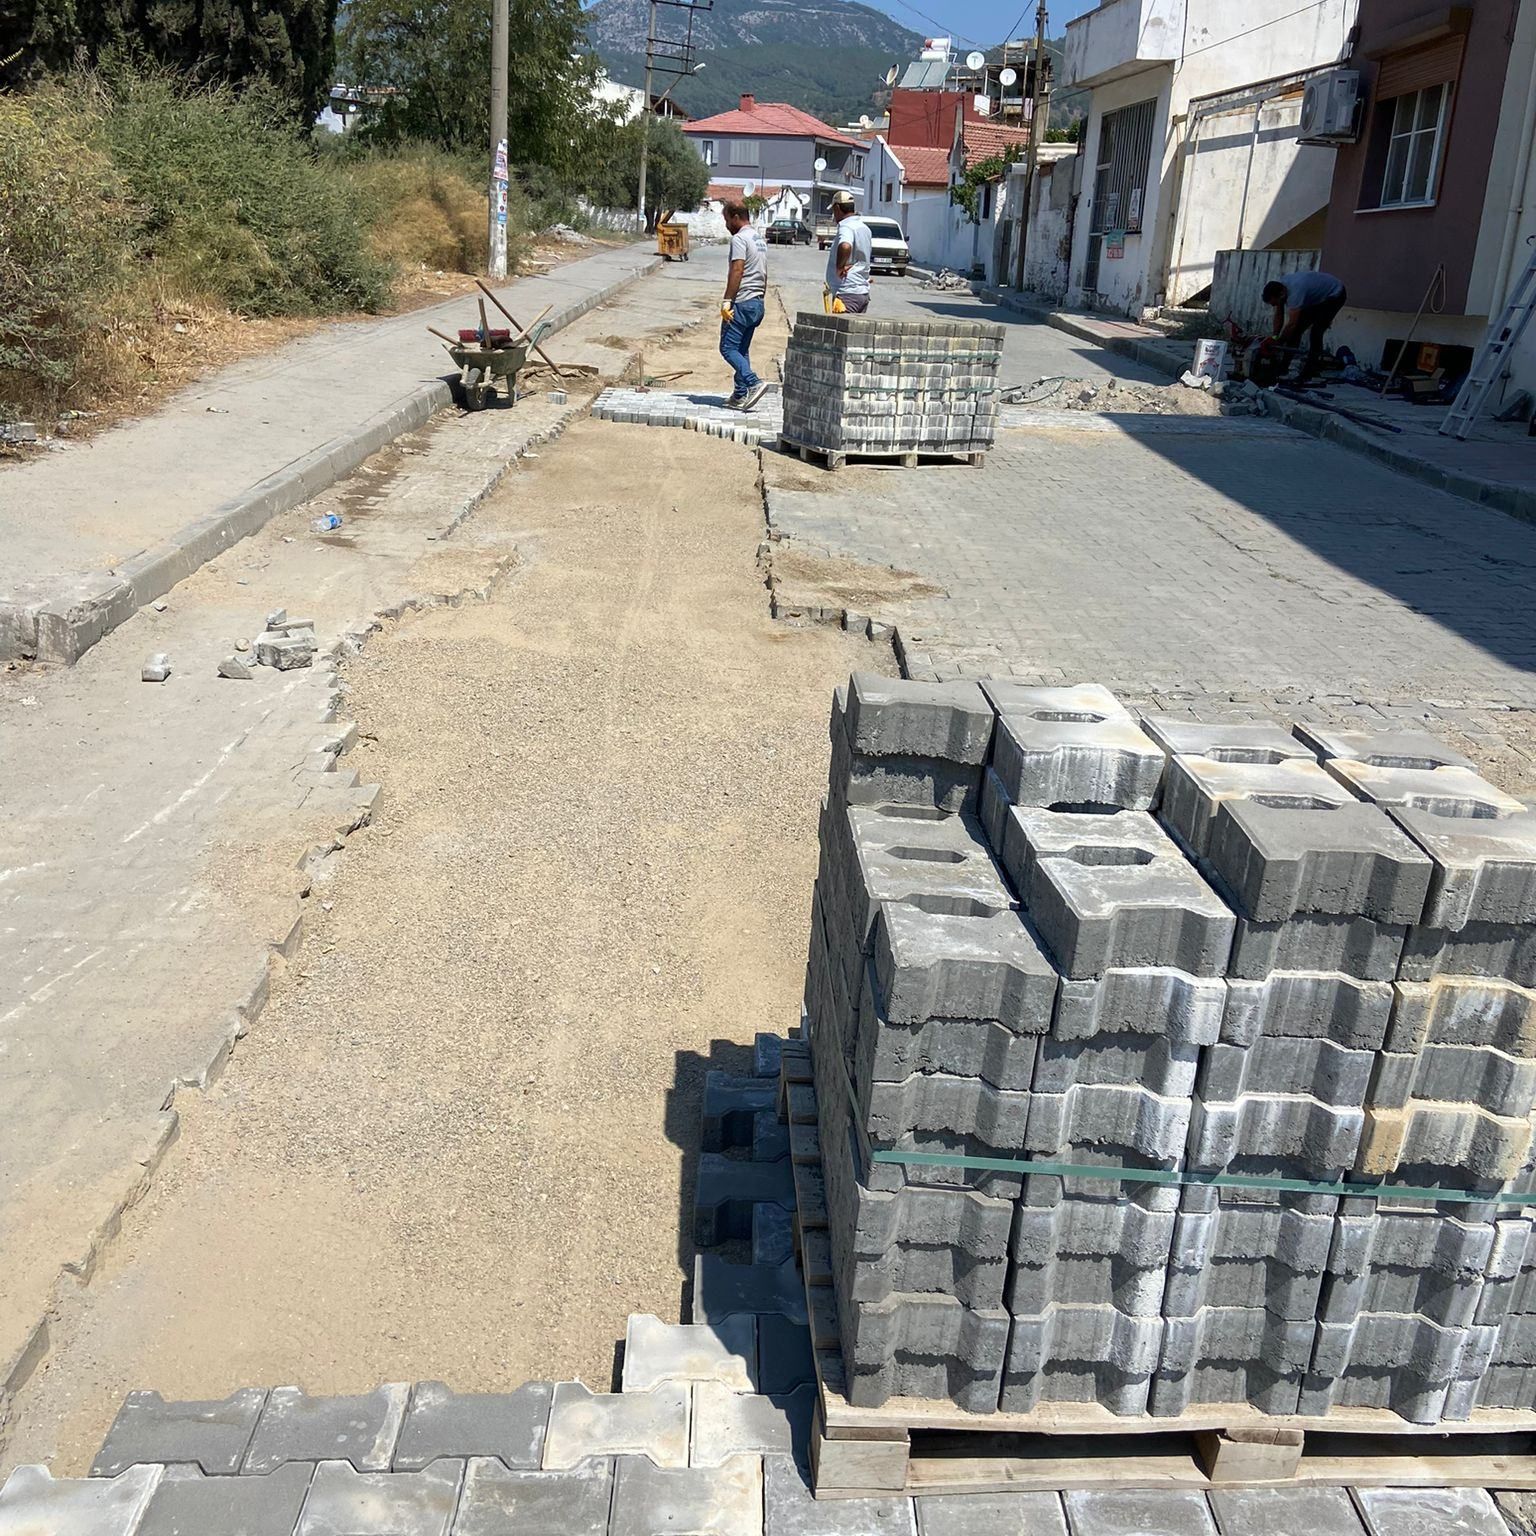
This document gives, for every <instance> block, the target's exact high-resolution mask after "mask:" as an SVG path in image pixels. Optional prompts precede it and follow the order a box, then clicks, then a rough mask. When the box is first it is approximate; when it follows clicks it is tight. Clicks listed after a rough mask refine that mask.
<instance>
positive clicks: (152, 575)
mask: <svg viewBox="0 0 1536 1536" xmlns="http://www.w3.org/2000/svg"><path fill="white" fill-rule="evenodd" d="M656 261H657V259H656V257H655V256H654V255H652V254H651V253H650V252H649V251H648V249H646V248H645V247H643V246H640V245H627V246H622V247H619V248H617V249H605V250H602V251H599V252H598V253H597V254H595V255H592V256H588V257H586V258H584V259H583V260H581V261H574V262H571V263H569V264H568V265H566V266H563V267H559V268H556V269H555V270H554V271H552V272H549V273H545V274H541V275H540V276H537V277H526V278H522V279H520V280H518V281H517V282H514V283H511V284H509V285H507V286H506V287H504V288H502V289H501V290H500V292H501V296H502V298H503V301H504V302H505V303H506V304H507V307H508V308H509V309H511V311H512V312H513V313H514V314H515V315H516V316H517V317H518V319H519V320H520V321H522V322H523V323H524V324H527V323H529V322H530V321H532V320H533V318H534V316H535V315H537V314H538V313H539V311H540V310H542V309H543V308H544V307H545V305H553V306H554V308H553V309H552V310H551V312H550V315H549V319H550V321H551V322H552V324H553V325H554V327H555V329H556V330H558V329H560V328H561V327H563V326H566V325H569V324H570V323H571V321H573V320H575V319H576V318H577V317H578V316H580V315H582V314H585V313H586V312H587V310H589V309H591V308H592V307H593V306H595V305H597V304H599V303H601V302H602V301H603V300H604V299H606V298H608V297H610V296H611V295H612V294H614V293H616V292H617V291H618V290H619V289H621V288H623V287H625V286H626V285H627V284H629V283H631V282H633V281H634V279H635V278H636V276H638V275H639V274H640V273H642V272H646V271H650V270H652V269H653V268H654V267H655V265H656ZM474 314H475V305H474V301H473V299H472V298H470V297H467V296H463V297H459V298H455V299H450V300H447V301H446V302H445V303H442V304H439V305H436V306H434V307H433V308H431V309H422V310H415V311H413V312H411V313H410V314H406V315H396V316H392V317H391V318H389V319H386V320H369V321H354V322H349V323H346V324H341V325H333V326H329V327H327V328H326V329H325V330H323V331H320V332H318V333H317V334H315V335H313V336H309V337H306V338H305V339H304V340H302V341H297V342H294V343H292V344H291V345H289V346H286V347H283V348H281V349H279V350H278V351H276V352H273V353H269V354H267V355H265V356H262V357H257V358H252V359H251V360H249V361H247V362H244V363H239V364H237V365H235V366H234V367H232V368H228V369H225V370H223V371H221V372H219V373H217V374H215V375H213V376H212V377H211V378H208V379H204V380H202V381H201V382H199V383H197V384H194V385H193V386H192V387H191V388H190V389H187V390H185V391H184V392H183V393H181V394H180V395H178V396H177V397H176V398H175V399H174V400H172V401H171V402H170V403H169V404H168V405H167V406H166V407H165V408H164V409H162V410H160V411H157V412H156V413H155V414H154V415H153V416H148V417H145V418H144V419H142V420H140V421H135V422H131V423H128V424H126V425H124V426H122V427H118V428H115V429H113V430H111V431H109V432H105V433H103V434H102V435H101V436H100V437H98V438H94V439H92V440H90V441H88V442H84V443H81V444H79V445H77V446H73V447H71V448H69V449H68V450H66V451H62V452H59V453H55V454H50V455H48V456H46V457H42V458H38V459H34V460H31V461H30V462H28V463H25V464H22V465H20V466H18V467H16V468H14V469H10V470H7V471H5V472H3V473H0V547H4V549H5V551H6V559H5V565H4V571H3V574H0V661H5V660H11V659H15V658H18V657H26V656H36V657H37V658H38V659H39V660H44V661H54V662H73V661H76V660H77V659H78V658H79V657H80V655H81V654H82V653H83V652H84V651H86V650H87V649H89V648H90V647H91V646H92V645H94V644H96V642H97V641H98V640H100V639H101V637H102V636H103V635H104V634H106V633H107V632H108V631H109V630H111V629H114V628H115V627H116V626H117V625H119V624H121V623H122V622H123V620H124V619H126V618H127V617H129V615H130V614H132V613H135V612H136V611H137V610H138V609H139V608H141V607H143V606H144V604H146V603H148V602H151V601H152V600H153V599H155V598H157V597H160V596H161V595H162V594H164V593H165V592H167V591H169V590H170V588H171V587H173V586H174V585H175V584H176V583H177V582H178V581H180V580H181V579H182V578H183V577H185V576H187V575H189V574H190V573H191V572H192V571H194V570H196V569H197V568H198V567H199V566H200V565H202V564H203V563H204V562H206V561H207V560H210V559H212V558H213V557H214V556H215V555H216V554H218V553H219V552H220V551H221V550H223V549H226V548H228V547H229V545H231V544H233V543H234V542H235V541H236V540H238V539H242V538H245V537H246V536H247V535H249V534H251V533H253V532H254V531H255V530H256V529H257V528H259V527H261V526H262V525H263V524H264V523H265V522H267V521H268V520H269V519H270V518H272V517H274V516H275V515H276V514H277V513H279V512H282V511H286V510H287V509H288V508H289V507H293V506H296V505H298V504H299V503H300V502H301V501H304V500H305V499H307V498H308V497H310V496H314V495H316V494H318V493H319V492H320V491H323V490H324V489H326V487H327V486H330V485H332V484H334V483H335V482H336V481H337V480H338V479H340V478H341V476H343V475H345V474H348V473H350V472H351V471H352V470H353V469H355V468H356V467H357V466H358V465H359V464H361V463H362V461H363V460H364V459H365V458H367V457H368V455H369V454H371V453H375V452H377V451H378V450H379V449H380V448H381V447H383V446H384V445H385V444H386V443H388V442H391V441H392V440H393V439H394V438H396V437H398V436H399V435H400V434H401V433H402V432H408V431H412V430H414V429H415V428H418V427H420V426H422V425H424V424H425V423H426V421H427V420H428V418H429V417H431V416H432V415H433V413H434V412H436V411H438V410H441V409H442V408H443V407H444V406H446V405H447V404H448V403H449V400H450V398H451V397H450V393H449V390H448V386H447V385H446V384H445V383H444V382H443V381H444V377H445V375H446V374H448V373H451V371H452V370H451V365H449V364H448V359H447V357H446V355H445V353H444V352H443V349H442V345H441V343H440V342H438V341H437V340H436V339H435V338H434V337H433V336H432V335H430V334H429V332H428V331H427V326H428V325H435V326H437V327H438V328H439V329H441V330H449V331H452V330H455V329H457V328H458V327H459V326H462V325H465V324H472V323H473V319H474Z"/></svg>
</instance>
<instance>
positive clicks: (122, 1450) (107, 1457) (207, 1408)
mask: <svg viewBox="0 0 1536 1536" xmlns="http://www.w3.org/2000/svg"><path fill="white" fill-rule="evenodd" d="M266 1400H267V1394H266V1393H265V1392H264V1391H262V1390H261V1389H260V1388H259V1387H244V1388H242V1389H241V1390H240V1391H238V1392H234V1393H231V1394H230V1396H228V1397H226V1398H224V1399H223V1400H222V1401H220V1402H208V1403H168V1402H166V1401H165V1399H164V1398H163V1397H161V1396H160V1394H159V1393H158V1392H130V1393H129V1394H128V1396H127V1398H126V1399H125V1401H124V1403H123V1406H122V1407H121V1408H119V1409H118V1410H117V1417H116V1418H115V1419H114V1420H113V1421H112V1428H111V1429H110V1430H108V1431H107V1438H106V1439H105V1441H103V1442H102V1447H101V1451H100V1453H99V1454H98V1455H97V1457H96V1459H95V1461H93V1462H92V1463H91V1476H92V1477H115V1476H116V1475H117V1474H118V1473H119V1472H123V1471H126V1470H127V1469H128V1468H129V1467H133V1466H138V1465H139V1464H141V1463H144V1462H156V1461H160V1462H186V1463H191V1464H195V1465H197V1466H199V1467H201V1468H202V1469H203V1471H204V1472H207V1473H208V1474H209V1475H210V1476H211V1475H214V1474H222V1475H223V1476H226V1477H228V1476H232V1475H233V1474H234V1473H236V1472H238V1471H239V1470H240V1464H241V1462H243V1461H244V1460H245V1453H246V1450H247V1448H248V1447H249V1445H250V1443H251V1436H252V1434H254V1433H255V1430H256V1420H257V1418H258V1417H259V1416H260V1414H261V1410H262V1406H263V1404H265V1402H266Z"/></svg>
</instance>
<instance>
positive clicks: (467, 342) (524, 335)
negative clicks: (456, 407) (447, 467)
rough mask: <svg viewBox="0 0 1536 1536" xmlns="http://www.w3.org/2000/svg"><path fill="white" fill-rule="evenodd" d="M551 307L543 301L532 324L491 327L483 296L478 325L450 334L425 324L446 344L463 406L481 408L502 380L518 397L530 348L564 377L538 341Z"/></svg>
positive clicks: (500, 305)
mask: <svg viewBox="0 0 1536 1536" xmlns="http://www.w3.org/2000/svg"><path fill="white" fill-rule="evenodd" d="M475 282H476V284H477V285H478V286H479V288H480V290H481V292H482V293H484V294H485V298H488V299H489V300H490V301H491V303H493V304H494V305H495V306H496V307H497V309H499V310H500V311H501V312H502V314H504V315H505V316H506V317H507V319H508V320H511V321H512V324H513V326H516V325H517V321H516V320H515V319H513V317H512V313H511V311H510V310H508V308H507V307H506V305H505V304H503V303H502V302H501V300H500V299H498V298H497V297H496V295H495V294H494V293H492V292H491V290H490V289H489V288H488V287H486V285H485V284H484V283H482V282H480V279H479V278H476V279H475ZM553 308H554V305H553V304H546V305H545V306H544V309H543V310H542V311H541V312H540V314H539V315H538V316H537V317H536V318H535V320H534V322H533V324H532V325H529V326H523V327H520V328H519V329H517V330H516V331H513V330H510V329H506V328H496V327H493V326H492V325H491V324H490V322H489V321H488V320H487V319H486V314H485V299H481V300H480V324H479V325H478V326H465V327H463V328H462V329H461V330H460V331H459V333H458V335H457V336H449V335H448V334H447V333H446V332H444V331H440V330H438V328H437V327H436V326H435V325H429V326H428V327H427V329H428V330H429V331H431V333H432V334H433V335H434V336H436V337H437V339H438V340H439V341H441V342H442V343H443V345H444V346H445V347H446V348H447V350H448V355H449V357H451V358H452V359H453V363H454V366H455V367H456V368H457V369H458V370H459V393H460V395H461V396H462V397H463V400H464V406H465V409H466V410H471V411H482V410H484V409H485V407H486V406H488V405H489V404H490V403H491V402H492V401H493V400H494V399H495V398H496V394H497V385H498V384H500V383H503V382H504V383H505V384H506V388H507V398H508V399H509V400H515V399H517V376H518V374H519V373H521V372H522V370H523V369H524V368H525V367H526V366H527V363H528V354H529V353H530V352H537V353H538V354H539V356H540V357H542V358H543V359H544V361H545V362H546V363H548V364H549V366H550V367H551V368H553V369H554V370H555V374H556V376H557V377H560V378H564V374H562V373H561V371H560V367H559V365H558V364H557V363H556V362H555V361H554V359H553V358H551V357H550V355H549V354H548V353H547V352H546V351H545V350H544V349H543V347H541V346H540V345H539V343H540V342H541V341H542V340H543V339H544V337H545V336H547V335H548V334H549V330H550V322H549V321H548V320H546V319H545V318H544V316H545V315H547V314H548V313H549V312H550V310H551V309H553Z"/></svg>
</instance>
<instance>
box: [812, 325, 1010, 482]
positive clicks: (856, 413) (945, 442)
mask: <svg viewBox="0 0 1536 1536" xmlns="http://www.w3.org/2000/svg"><path fill="white" fill-rule="evenodd" d="M1002 356H1003V328H1002V326H1000V325H989V324H986V323H984V322H981V321H973V320H888V319H883V318H875V317H873V316H868V315H816V314H806V313H802V314H800V315H799V316H797V317H796V320H795V328H794V330H793V332H791V334H790V338H789V349H788V351H787V352H786V353H785V357H784V427H783V433H784V437H785V438H786V439H787V440H788V441H790V442H792V443H794V444H796V445H797V446H800V447H804V448H812V449H816V450H818V451H820V452H842V453H873V454H893V453H980V452H983V451H985V450H986V449H988V448H990V447H991V446H992V441H993V438H994V437H995V436H996V434H997V412H998V403H999V401H998V387H997V371H998V365H999V364H1000V363H1001V362H1002Z"/></svg>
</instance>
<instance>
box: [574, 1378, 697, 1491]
mask: <svg viewBox="0 0 1536 1536" xmlns="http://www.w3.org/2000/svg"><path fill="white" fill-rule="evenodd" d="M690 1397H691V1388H690V1387H689V1386H688V1385H687V1384H686V1383H682V1382H663V1383H662V1384H661V1385H660V1386H657V1387H653V1388H652V1389H651V1390H650V1391H649V1392H593V1391H591V1390H590V1389H589V1388H587V1387H585V1386H584V1385H583V1384H582V1383H581V1382H579V1381H562V1382H558V1383H556V1385H555V1396H554V1403H553V1405H552V1406H551V1408H550V1414H549V1433H548V1435H547V1436H546V1437H545V1440H544V1469H545V1470H546V1471H553V1472H558V1471H563V1470H565V1469H566V1468H569V1467H574V1466H575V1465H576V1464H577V1463H578V1462H581V1461H585V1460H586V1459H587V1457H589V1456H649V1457H650V1458H651V1460H652V1461H654V1462H655V1463H656V1465H657V1466H658V1467H686V1466H687V1465H688V1409H689V1399H690Z"/></svg>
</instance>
